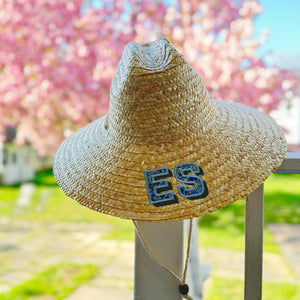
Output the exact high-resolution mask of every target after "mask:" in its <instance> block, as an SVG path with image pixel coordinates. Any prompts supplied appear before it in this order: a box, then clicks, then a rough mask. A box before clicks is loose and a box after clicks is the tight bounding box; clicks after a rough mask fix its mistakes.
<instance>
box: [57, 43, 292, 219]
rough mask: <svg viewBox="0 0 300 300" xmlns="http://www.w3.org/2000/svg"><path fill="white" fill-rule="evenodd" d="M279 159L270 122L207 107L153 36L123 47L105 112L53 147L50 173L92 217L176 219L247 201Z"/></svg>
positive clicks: (182, 64)
mask: <svg viewBox="0 0 300 300" xmlns="http://www.w3.org/2000/svg"><path fill="white" fill-rule="evenodd" d="M285 153H286V141H285V137H284V135H283V133H282V131H281V129H280V128H279V127H278V126H277V125H276V123H275V122H274V121H273V120H272V119H271V118H270V117H268V116H267V115H265V114H263V113H261V112H259V111H257V110H255V109H253V108H249V107H247V106H244V105H240V104H236V103H230V102H224V101H220V100H215V99H211V98H210V96H209V94H208V92H207V90H206V88H205V86H204V84H203V81H202V80H201V78H200V76H199V75H198V74H197V73H196V71H195V70H194V69H193V68H192V67H191V66H190V65H189V63H187V62H186V61H185V59H184V58H183V57H182V56H181V55H180V54H179V53H178V52H177V51H176V49H174V47H173V46H172V45H171V44H170V43H169V42H168V40H167V39H165V38H160V39H158V40H156V41H154V42H150V43H146V44H135V43H129V44H128V45H127V46H126V47H125V50H124V52H123V55H122V58H121V60H120V63H119V65H118V68H117V71H116V74H115V77H114V79H113V81H112V85H111V93H110V109H109V113H108V114H107V115H105V116H103V117H101V118H100V119H98V120H96V121H94V122H92V123H90V124H89V125H87V126H85V127H84V128H82V129H80V130H79V131H78V132H76V133H74V134H73V135H71V136H70V137H68V138H67V139H66V140H65V141H64V142H63V143H62V145H61V146H60V148H59V150H58V151H57V154H56V156H55V160H54V175H55V178H56V180H57V182H58V184H59V185H60V186H61V188H62V189H63V191H64V192H65V193H66V195H68V196H69V197H71V198H73V199H75V200H77V201H78V202H79V203H81V204H83V205H85V206H87V207H89V208H91V209H94V210H97V211H100V212H103V213H106V214H110V215H113V216H117V217H121V218H126V219H133V220H138V221H154V222H156V221H168V220H181V219H187V218H192V217H198V216H201V215H205V214H207V213H210V212H213V211H215V210H217V209H219V208H221V207H224V206H226V205H229V204H230V203H232V202H234V201H236V200H238V199H240V198H242V197H244V196H246V195H247V194H249V193H250V192H251V191H253V190H254V189H256V188H257V187H258V186H259V185H260V184H261V183H262V182H263V181H264V180H265V179H266V178H267V177H268V176H269V175H270V174H271V173H272V172H274V171H275V170H276V168H277V167H279V165H280V164H281V162H282V159H283V158H284V156H285Z"/></svg>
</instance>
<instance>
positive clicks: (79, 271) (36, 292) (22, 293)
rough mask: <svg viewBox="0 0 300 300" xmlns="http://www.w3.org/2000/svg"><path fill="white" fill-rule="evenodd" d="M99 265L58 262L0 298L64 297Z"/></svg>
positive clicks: (54, 299)
mask: <svg viewBox="0 0 300 300" xmlns="http://www.w3.org/2000/svg"><path fill="white" fill-rule="evenodd" d="M98 271H99V267H96V266H93V265H74V264H59V265H55V266H52V267H49V268H47V269H46V270H45V271H43V272H41V273H39V274H37V275H36V276H35V277H34V278H32V279H31V280H29V281H26V282H24V283H22V284H20V285H18V286H15V287H14V288H12V289H11V290H10V292H8V293H5V294H0V300H12V299H14V300H26V299H43V298H44V297H45V296H48V297H47V298H45V299H47V300H50V299H51V300H59V299H64V298H65V297H66V296H68V295H69V294H70V293H71V292H72V291H73V290H75V289H76V288H77V287H78V286H80V285H81V284H83V283H84V282H86V281H87V280H89V279H91V278H92V277H94V276H95V274H96V273H97V272H98Z"/></svg>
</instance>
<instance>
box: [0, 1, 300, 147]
mask: <svg viewBox="0 0 300 300" xmlns="http://www.w3.org/2000/svg"><path fill="white" fill-rule="evenodd" d="M261 11H262V7H261V5H260V4H259V3H258V2H257V1H255V0H248V1H246V0H245V1H243V0H240V1H236V0H214V1H209V0H207V1H198V0H177V1H176V0H174V1H172V2H170V1H168V2H164V1H160V2H159V1H153V0H143V1H142V0H127V1H121V0H102V1H100V0H99V1H95V0H94V1H88V2H84V3H83V1H82V0H72V1H66V0H2V1H1V2H0V119H1V122H0V134H2V135H3V132H4V128H5V126H7V125H12V126H17V131H18V135H17V141H18V142H19V143H23V142H25V141H27V142H30V143H31V144H32V145H33V146H34V147H35V148H37V149H38V150H39V151H40V153H47V152H51V151H52V152H53V151H55V149H56V148H57V146H58V145H59V143H60V142H61V141H62V140H63V139H64V138H65V136H66V135H68V134H70V133H71V132H73V131H75V130H77V129H78V128H80V127H82V126H84V125H85V124H87V123H88V122H90V121H92V120H94V119H96V118H98V117H100V116H101V115H102V114H103V113H105V112H106V111H107V110H108V106H109V88H110V83H111V80H112V77H113V75H114V72H115V69H116V67H117V64H118V61H119V59H120V57H121V54H122V51H123V49H124V46H125V44H126V43H128V42H130V41H135V42H146V41H150V40H153V39H155V38H157V37H159V36H166V37H167V38H168V39H169V40H170V41H171V42H172V43H173V45H174V46H175V47H176V48H177V49H178V50H179V51H180V52H181V53H182V55H183V56H184V57H185V58H186V59H187V60H188V61H189V62H190V63H191V64H192V65H193V66H194V67H195V69H196V70H197V71H198V72H199V73H200V75H201V76H202V78H203V80H204V82H205V84H206V86H207V88H208V89H209V91H210V92H211V95H212V97H215V98H220V99H225V100H230V101H235V102H240V103H243V104H246V105H249V106H252V107H256V108H258V109H260V110H262V111H264V112H266V113H269V112H270V111H271V110H274V109H275V108H276V107H277V104H278V103H279V102H280V101H281V100H282V99H284V97H285V94H286V93H289V95H290V94H291V92H292V93H293V92H294V90H295V87H296V82H295V80H294V78H293V76H292V74H291V73H289V72H287V71H283V70H279V69H277V68H275V67H268V66H266V65H265V63H264V62H263V60H262V59H261V58H259V57H257V56H256V54H255V51H256V49H257V48H258V47H259V46H260V45H261V44H263V43H264V42H265V39H266V36H267V33H262V35H261V37H260V38H254V30H253V19H254V17H255V16H256V15H257V14H259V13H260V12H261Z"/></svg>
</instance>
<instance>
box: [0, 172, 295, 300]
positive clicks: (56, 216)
mask: <svg viewBox="0 0 300 300" xmlns="http://www.w3.org/2000/svg"><path fill="white" fill-rule="evenodd" d="M33 183H35V184H36V189H35V192H34V195H33V197H32V200H31V202H30V203H29V205H28V206H27V207H25V208H23V209H22V211H21V212H19V213H17V210H16V202H17V198H18V194H19V186H13V187H4V186H0V219H1V218H6V219H8V220H10V221H14V220H26V221H31V222H53V221H64V222H84V223H94V222H100V223H109V224H111V225H113V226H112V228H113V230H112V231H110V232H109V233H108V234H107V235H106V236H104V238H106V239H115V240H131V241H133V240H134V226H133V224H132V222H131V221H128V220H123V219H120V218H116V217H111V216H108V215H105V214H101V213H98V212H95V211H92V210H90V209H88V208H86V207H83V206H81V205H79V204H78V203H77V202H76V201H74V200H72V199H70V198H68V197H66V196H65V195H64V194H63V192H62V191H61V189H60V188H59V187H58V186H57V184H56V182H55V179H54V177H53V174H52V171H47V172H41V173H39V174H38V175H37V177H36V178H35V180H34V181H33ZM244 204H245V203H244V200H239V201H237V202H235V203H233V204H231V205H229V206H228V207H224V208H222V209H220V210H218V211H217V212H214V213H212V214H209V215H206V216H203V217H200V218H199V221H198V222H199V231H198V236H199V244H200V246H201V247H218V248H228V249H232V250H244V238H245V237H244ZM264 212H265V223H269V222H271V223H293V224H299V223H300V175H281V174H274V175H271V176H270V178H269V179H268V180H267V181H266V182H265V210H264ZM264 251H265V252H273V253H280V251H279V249H278V246H277V244H276V243H275V241H274V238H273V235H272V234H271V233H270V232H269V231H268V229H266V228H265V229H264ZM70 268H71V267H70V266H62V269H61V268H58V266H57V267H54V268H53V269H49V270H45V272H43V273H41V274H39V276H37V277H36V278H33V279H32V280H31V281H29V282H25V283H24V284H21V285H20V286H17V287H15V288H14V289H12V290H11V291H10V292H9V293H7V294H2V295H1V294H0V300H1V299H16V300H17V299H27V298H26V297H25V296H24V295H26V293H29V294H30V293H37V296H38V295H39V294H38V293H40V294H45V293H46V294H47V293H48V294H49V295H51V297H52V298H51V299H62V298H61V297H63V296H61V295H66V294H67V293H69V292H70V291H72V290H73V289H74V288H76V286H77V285H79V284H80V282H84V281H85V280H88V279H89V278H91V276H93V274H94V273H95V272H96V270H95V269H93V267H91V266H73V267H72V268H73V269H72V270H73V271H74V270H75V271H74V272H73V271H72V274H73V273H74V276H75V277H74V278H73V277H72V278H71V279H72V280H71V281H72V282H73V283H74V285H73V283H72V284H71V282H69V283H70V285H66V287H65V288H63V287H62V285H61V284H60V283H59V282H57V281H55V282H52V286H54V288H53V289H52V287H51V288H50V287H49V285H47V284H46V283H45V282H47V281H48V279H47V278H48V275H49V274H52V275H53V274H54V275H53V276H54V277H53V276H52V277H53V278H55V277H56V278H60V277H59V276H62V278H63V277H65V276H67V275H64V274H65V273H66V274H68V272H69V271H68V270H70ZM59 270H61V271H59ZM76 270H77V271H78V272H77V271H76ZM76 274H78V276H79V277H78V278H79V279H76V278H77V277H76V276H77V275H76ZM80 274H83V275H80ZM39 280H41V281H44V283H43V282H39ZM62 280H63V279H62ZM60 281H61V280H60ZM211 281H212V286H213V288H209V289H208V291H207V293H206V295H207V298H206V299H207V300H211V299H213V300H223V299H224V300H225V299H231V300H234V299H242V294H243V282H242V281H238V280H232V279H224V278H218V277H214V276H213V274H212V277H211ZM33 286H38V287H39V288H38V289H37V290H35V289H34V288H32V287H33ZM32 289H33V290H32ZM220 291H222V292H220ZM263 291H264V296H263V299H266V300H267V299H298V297H299V293H300V291H299V286H298V285H291V284H286V283H278V284H277V283H276V284H275V283H270V282H264V288H263ZM20 295H21V296H20ZM22 295H23V296H22ZM275 296H276V297H275ZM22 297H23V298H22ZM28 297H29V296H28ZM278 297H279V298H278ZM280 297H281V298H280ZM49 299H50V298H49Z"/></svg>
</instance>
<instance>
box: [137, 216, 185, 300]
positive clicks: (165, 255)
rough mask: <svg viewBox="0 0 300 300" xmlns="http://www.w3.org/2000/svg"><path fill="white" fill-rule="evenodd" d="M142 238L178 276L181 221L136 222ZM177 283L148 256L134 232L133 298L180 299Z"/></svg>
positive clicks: (181, 233)
mask: <svg viewBox="0 0 300 300" xmlns="http://www.w3.org/2000/svg"><path fill="white" fill-rule="evenodd" d="M137 223H138V227H139V230H140V233H141V234H142V235H143V239H144V241H145V242H146V243H147V246H148V247H149V248H150V249H151V251H152V253H153V254H154V255H155V256H156V257H157V258H158V259H159V260H160V262H161V263H162V264H164V265H165V266H167V267H168V268H169V269H171V270H172V271H173V272H174V273H176V274H178V276H179V277H181V276H182V275H181V274H182V270H183V257H184V250H183V247H184V222H183V221H170V222H160V223H152V222H137ZM178 285H179V282H178V280H177V279H176V278H175V277H174V276H173V275H171V274H170V273H169V272H168V271H166V270H165V269H163V268H162V267H161V266H160V265H159V264H158V263H157V262H156V261H155V260H153V259H152V258H151V256H150V255H149V253H148V252H147V250H146V249H145V247H144V246H143V244H142V242H141V240H140V238H139V236H138V234H137V232H136V233H135V266H134V299H135V300H150V299H151V300H153V299H164V300H181V299H182V296H181V294H180V293H179V290H178Z"/></svg>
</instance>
